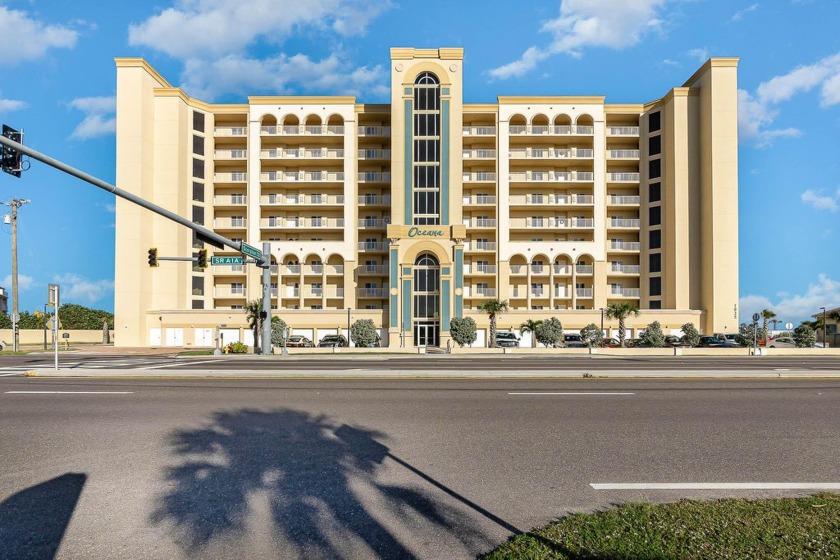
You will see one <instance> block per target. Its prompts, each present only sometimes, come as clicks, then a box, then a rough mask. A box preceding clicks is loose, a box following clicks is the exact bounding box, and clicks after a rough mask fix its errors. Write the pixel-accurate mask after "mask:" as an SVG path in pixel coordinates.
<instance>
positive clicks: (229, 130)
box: [213, 126, 248, 136]
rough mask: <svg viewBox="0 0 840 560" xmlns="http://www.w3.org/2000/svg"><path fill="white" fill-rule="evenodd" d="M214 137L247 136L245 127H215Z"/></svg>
mask: <svg viewBox="0 0 840 560" xmlns="http://www.w3.org/2000/svg"><path fill="white" fill-rule="evenodd" d="M213 133H214V134H215V135H216V136H247V135H248V127H247V126H217V127H215V128H214V129H213Z"/></svg>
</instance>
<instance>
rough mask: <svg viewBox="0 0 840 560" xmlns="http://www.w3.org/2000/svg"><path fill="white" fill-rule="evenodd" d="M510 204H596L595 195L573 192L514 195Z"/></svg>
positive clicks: (510, 199) (510, 198)
mask: <svg viewBox="0 0 840 560" xmlns="http://www.w3.org/2000/svg"><path fill="white" fill-rule="evenodd" d="M508 200H509V201H510V204H512V205H517V204H520V205H521V204H524V205H537V206H539V205H546V206H577V205H582V206H585V205H589V204H594V202H595V197H594V196H592V195H591V194H573V195H560V194H551V195H543V194H526V195H513V196H510V197H509V198H508Z"/></svg>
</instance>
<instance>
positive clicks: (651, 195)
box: [648, 183, 662, 202]
mask: <svg viewBox="0 0 840 560" xmlns="http://www.w3.org/2000/svg"><path fill="white" fill-rule="evenodd" d="M659 200H662V183H651V184H650V186H649V187H648V202H658V201H659Z"/></svg>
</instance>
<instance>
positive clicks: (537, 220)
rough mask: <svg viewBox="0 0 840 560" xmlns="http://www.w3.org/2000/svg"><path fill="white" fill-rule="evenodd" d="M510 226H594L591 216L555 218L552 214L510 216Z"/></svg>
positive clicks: (570, 227) (571, 227)
mask: <svg viewBox="0 0 840 560" xmlns="http://www.w3.org/2000/svg"><path fill="white" fill-rule="evenodd" d="M510 227H512V228H567V229H576V228H591V227H595V220H594V219H593V218H577V217H574V218H557V217H553V216H534V217H531V218H512V219H511V220H510Z"/></svg>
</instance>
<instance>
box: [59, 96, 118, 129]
mask: <svg viewBox="0 0 840 560" xmlns="http://www.w3.org/2000/svg"><path fill="white" fill-rule="evenodd" d="M67 106H68V107H70V108H71V109H77V110H79V111H82V112H83V113H86V115H85V118H84V120H82V122H80V123H79V124H78V125H77V126H76V128H75V129H74V130H73V132H72V134H70V137H71V138H78V139H80V140H88V139H90V138H96V137H97V136H106V135H108V134H114V133H115V132H116V131H117V119H116V117H115V116H112V115H113V114H114V113H116V110H117V101H116V98H115V97H113V96H111V97H80V98H77V99H74V100H73V101H71V102H70V103H68V104H67Z"/></svg>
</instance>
